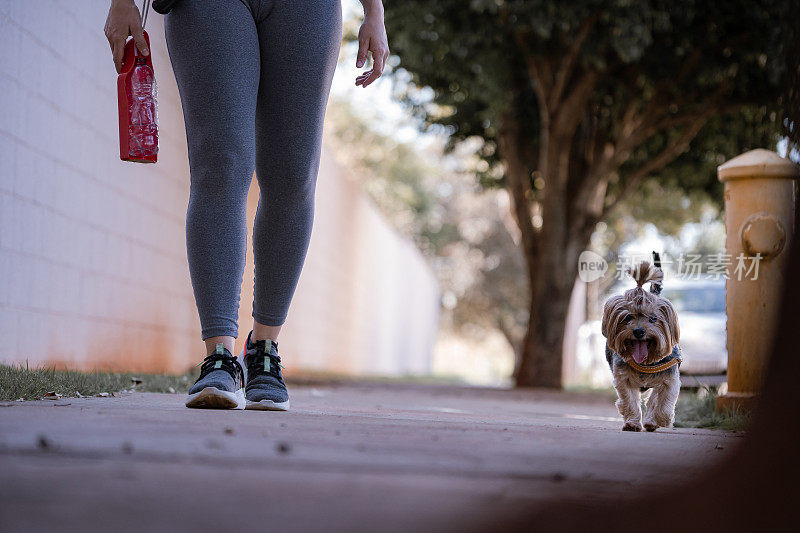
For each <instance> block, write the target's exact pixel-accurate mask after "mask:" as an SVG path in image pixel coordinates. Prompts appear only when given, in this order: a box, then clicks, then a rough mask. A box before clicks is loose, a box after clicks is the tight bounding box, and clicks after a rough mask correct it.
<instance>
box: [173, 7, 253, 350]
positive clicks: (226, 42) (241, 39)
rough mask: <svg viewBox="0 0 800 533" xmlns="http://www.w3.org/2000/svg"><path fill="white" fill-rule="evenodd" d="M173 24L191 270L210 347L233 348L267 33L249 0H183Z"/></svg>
mask: <svg viewBox="0 0 800 533" xmlns="http://www.w3.org/2000/svg"><path fill="white" fill-rule="evenodd" d="M165 25H166V37H167V45H168V48H169V54H170V59H171V62H172V67H173V70H174V71H175V78H176V80H177V82H178V89H179V90H180V95H181V104H182V106H183V115H184V120H185V122H186V137H187V144H188V149H189V166H190V170H191V189H190V195H189V206H188V210H187V215H186V246H187V254H188V259H189V272H190V275H191V279H192V286H193V288H194V296H195V301H196V302H197V309H198V312H199V315H200V324H201V327H202V335H203V339H204V340H205V341H206V345H207V348H208V353H211V351H212V350H213V349H214V346H215V345H216V343H218V342H221V343H222V344H224V345H225V347H226V348H228V350H229V351H230V352H231V353H232V352H233V341H234V338H235V337H236V336H237V334H238V326H237V318H238V309H239V296H240V292H241V283H242V274H243V272H244V264H245V247H246V242H247V241H246V237H247V235H246V234H247V221H246V207H247V206H246V203H247V191H248V189H249V186H250V182H251V180H252V177H253V170H254V168H255V132H254V123H255V111H256V98H257V95H258V85H259V69H260V50H259V36H258V33H257V30H256V23H255V20H254V18H253V15H252V13H251V11H250V9H248V7H247V6H246V5H245V4H244V3H242V2H241V0H214V1H213V2H199V1H183V2H178V3H177V4H176V6H175V7H174V9H173V10H172V11H171V12H170V14H169V15H168V16H167V18H166V24H165ZM162 105H163V102H162Z"/></svg>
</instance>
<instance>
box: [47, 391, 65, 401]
mask: <svg viewBox="0 0 800 533" xmlns="http://www.w3.org/2000/svg"><path fill="white" fill-rule="evenodd" d="M59 398H61V395H60V394H59V393H57V392H56V391H54V390H51V391H50V392H46V393H45V394H44V396H42V400H58V399H59Z"/></svg>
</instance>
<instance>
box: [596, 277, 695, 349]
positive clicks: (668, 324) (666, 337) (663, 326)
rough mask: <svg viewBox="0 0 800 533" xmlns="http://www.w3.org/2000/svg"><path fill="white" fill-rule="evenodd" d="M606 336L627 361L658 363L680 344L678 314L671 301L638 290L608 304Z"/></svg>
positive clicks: (609, 301)
mask: <svg viewBox="0 0 800 533" xmlns="http://www.w3.org/2000/svg"><path fill="white" fill-rule="evenodd" d="M603 336H604V337H605V338H606V339H608V347H609V348H611V349H612V350H614V351H615V352H617V353H618V354H620V355H621V356H622V357H623V358H624V359H628V360H631V359H632V360H634V361H635V362H637V363H639V364H642V363H644V364H650V363H655V362H657V361H660V360H661V359H663V358H665V357H667V356H668V355H669V354H670V353H672V349H673V348H674V347H675V345H676V344H678V341H679V339H680V330H679V329H678V315H677V314H676V313H675V309H674V308H673V307H672V304H671V303H670V302H669V300H667V299H666V298H662V297H660V296H657V295H656V294H653V293H651V292H647V291H645V290H644V289H642V288H641V287H638V288H636V289H631V290H629V291H626V292H625V294H622V295H619V296H612V297H611V298H609V299H608V301H606V304H605V306H604V308H603Z"/></svg>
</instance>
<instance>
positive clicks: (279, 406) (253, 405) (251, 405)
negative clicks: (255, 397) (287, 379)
mask: <svg viewBox="0 0 800 533" xmlns="http://www.w3.org/2000/svg"><path fill="white" fill-rule="evenodd" d="M245 409H250V410H251V411H288V410H289V400H286V401H285V402H273V401H272V400H261V401H258V402H251V401H250V400H247V406H246V407H245Z"/></svg>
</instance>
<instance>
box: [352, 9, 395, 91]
mask: <svg viewBox="0 0 800 533" xmlns="http://www.w3.org/2000/svg"><path fill="white" fill-rule="evenodd" d="M361 3H362V4H363V5H364V22H363V23H362V24H361V29H359V30H358V56H357V57H356V67H357V68H361V67H363V66H364V63H366V61H367V52H371V53H372V68H371V69H369V70H367V71H364V73H363V74H361V75H360V76H358V77H357V78H356V85H361V86H362V87H367V86H368V85H369V84H371V83H372V82H373V81H375V80H377V79H378V78H380V77H381V74H383V68H384V67H385V66H386V58H387V57H389V42H388V39H387V38H386V28H385V27H384V26H383V4H382V3H381V0H361Z"/></svg>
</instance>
